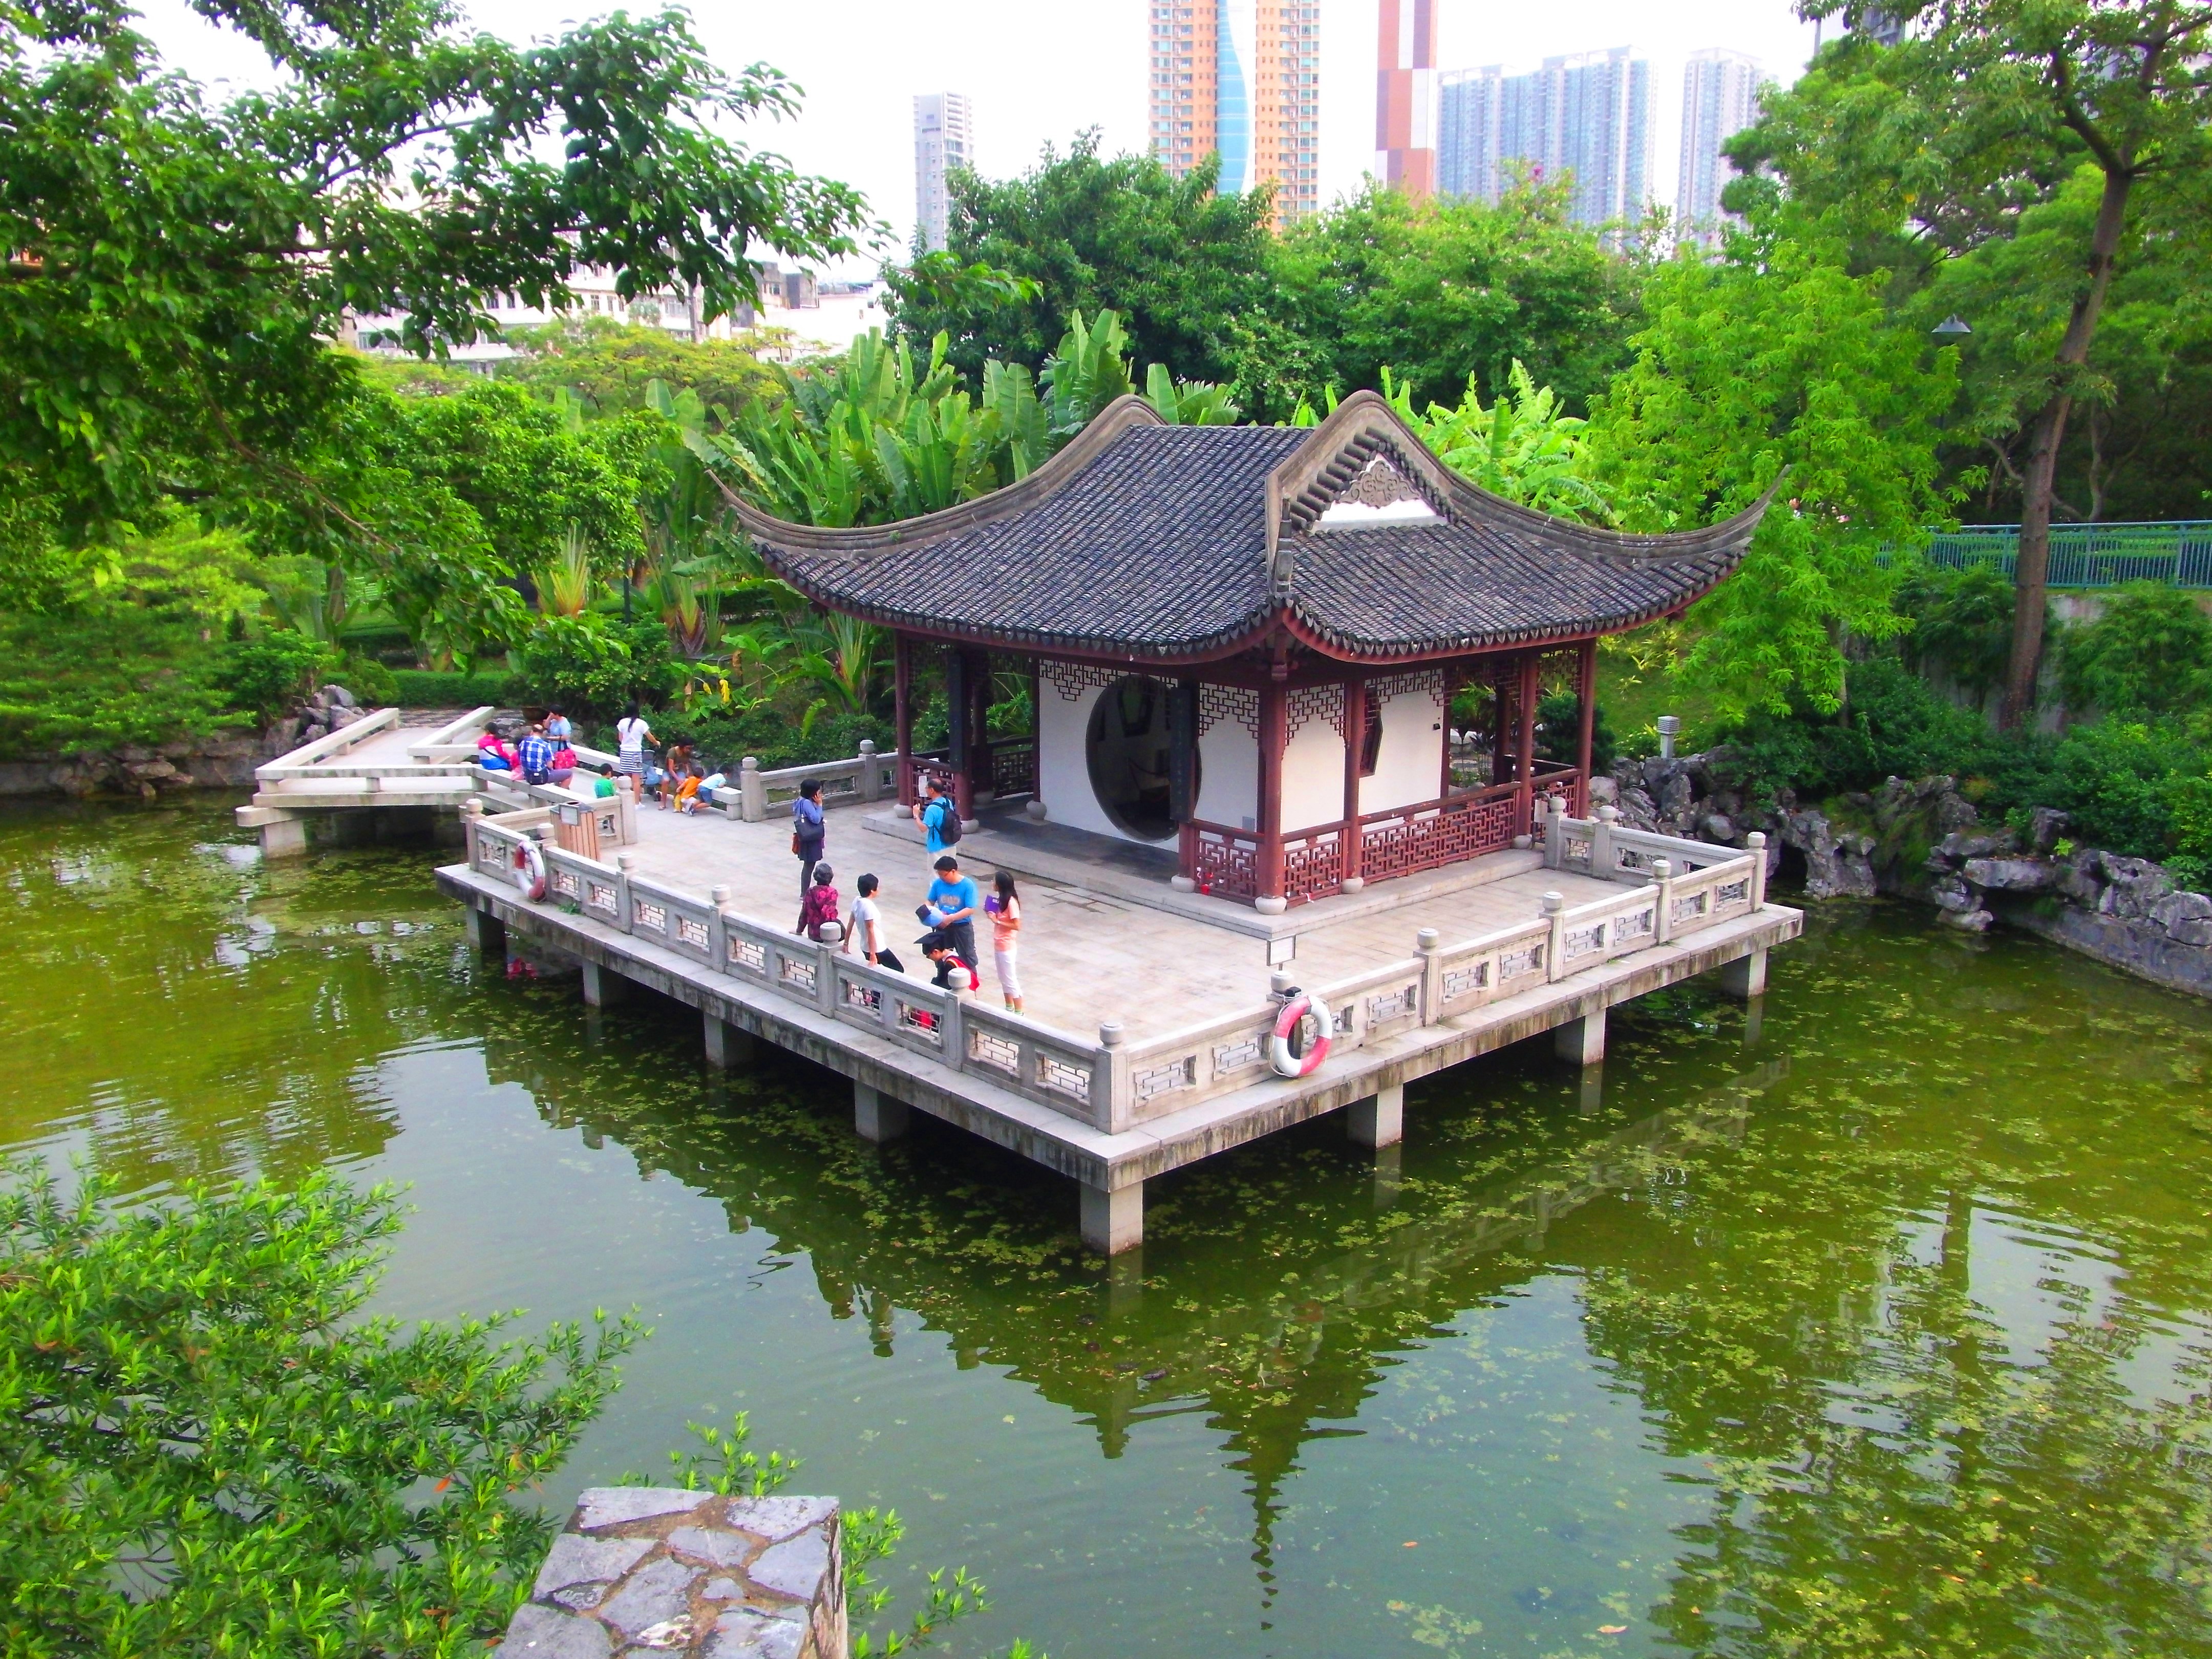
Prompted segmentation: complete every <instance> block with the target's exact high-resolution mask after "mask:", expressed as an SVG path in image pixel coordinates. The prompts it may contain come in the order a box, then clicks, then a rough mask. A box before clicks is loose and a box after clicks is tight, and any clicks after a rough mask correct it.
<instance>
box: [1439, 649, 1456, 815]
mask: <svg viewBox="0 0 2212 1659" xmlns="http://www.w3.org/2000/svg"><path fill="white" fill-rule="evenodd" d="M1438 672H1439V673H1440V674H1441V675H1442V676H1443V685H1444V712H1443V716H1442V718H1440V719H1439V720H1437V730H1439V731H1440V732H1443V738H1444V741H1443V750H1444V760H1443V769H1442V773H1441V775H1439V776H1438V778H1437V799H1438V800H1442V799H1443V798H1444V797H1445V796H1446V795H1449V794H1450V793H1451V792H1452V776H1451V763H1452V753H1451V734H1452V723H1451V722H1452V712H1451V711H1452V699H1453V698H1454V697H1455V696H1459V686H1460V679H1461V677H1462V669H1461V666H1460V665H1459V664H1457V663H1455V662H1448V663H1446V664H1445V665H1443V668H1441V669H1440V670H1438Z"/></svg>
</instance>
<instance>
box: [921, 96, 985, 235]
mask: <svg viewBox="0 0 2212 1659" xmlns="http://www.w3.org/2000/svg"><path fill="white" fill-rule="evenodd" d="M974 166H975V111H974V109H973V108H972V107H970V106H969V102H968V99H967V95H966V94H963V93H957V92H927V93H923V94H921V95H919V96H918V97H916V98H915V100H914V231H915V240H917V241H919V242H920V243H921V246H922V247H923V248H924V250H926V251H932V252H933V251H935V250H937V249H939V248H942V247H943V246H945V223H946V216H947V215H948V214H949V213H950V212H951V197H949V196H947V195H946V194H945V177H946V175H947V174H948V173H951V171H952V170H953V169H954V168H955V167H974Z"/></svg>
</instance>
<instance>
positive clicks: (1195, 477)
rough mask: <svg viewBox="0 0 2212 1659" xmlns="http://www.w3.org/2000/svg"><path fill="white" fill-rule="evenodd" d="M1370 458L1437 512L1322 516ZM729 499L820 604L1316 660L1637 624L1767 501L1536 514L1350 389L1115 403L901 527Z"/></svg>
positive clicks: (880, 614) (1177, 651)
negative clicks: (794, 513) (1403, 518)
mask: <svg viewBox="0 0 2212 1659" xmlns="http://www.w3.org/2000/svg"><path fill="white" fill-rule="evenodd" d="M1378 457H1379V458H1380V460H1381V463H1382V465H1386V466H1387V467H1388V468H1389V469H1390V471H1391V473H1392V474H1393V475H1395V476H1394V477H1392V478H1391V479H1390V482H1391V483H1393V484H1394V485H1395V486H1397V487H1398V493H1400V494H1401V495H1407V496H1409V497H1411V496H1418V497H1419V499H1421V500H1422V501H1425V503H1426V504H1427V505H1428V506H1429V507H1431V509H1432V510H1433V512H1434V513H1436V515H1437V516H1436V517H1434V518H1431V519H1427V520H1425V521H1422V522H1380V523H1375V524H1372V525H1367V526H1361V527H1358V528H1348V527H1346V528H1340V527H1338V526H1335V525H1334V524H1328V523H1323V522H1321V515H1322V513H1323V512H1324V511H1325V510H1326V509H1327V507H1328V506H1329V505H1330V504H1331V503H1332V502H1333V501H1334V500H1335V499H1336V498H1337V497H1338V496H1339V495H1341V494H1343V493H1344V492H1345V491H1346V489H1349V488H1350V487H1351V486H1352V484H1353V482H1354V480H1355V479H1357V478H1358V477H1359V476H1360V475H1361V474H1362V473H1363V472H1364V471H1368V470H1369V468H1370V465H1373V464H1375V463H1376V461H1377V458H1378ZM1771 495H1772V491H1771V490H1770V491H1769V492H1768V498H1769V499H1771ZM1765 507H1766V501H1765V500H1762V501H1759V504H1758V505H1757V506H1755V507H1753V508H1751V509H1750V510H1749V511H1747V512H1745V513H1739V514H1738V515H1737V516H1736V517H1735V518H1733V519H1730V520H1728V521H1727V522H1726V523H1724V524H1720V525H1716V526H1713V527H1712V528H1711V529H1709V530H1701V531H1692V532H1683V533H1679V534H1675V535H1671V536H1632V535H1624V534H1621V533H1620V532H1613V531H1604V530H1595V529H1592V528H1590V527H1589V526H1584V525H1577V524H1571V523H1568V522H1566V521H1565V520H1558V519H1551V518H1547V517H1545V516H1544V515H1543V514H1541V513H1532V512H1530V511H1528V509H1526V508H1524V507H1516V506H1514V505H1513V504H1512V503H1511V502H1509V501H1502V500H1500V499H1499V498H1498V497H1497V496H1494V495H1488V494H1486V492H1484V491H1482V490H1480V489H1475V488H1474V486H1473V485H1471V484H1469V483H1466V482H1465V481H1464V480H1462V479H1461V478H1459V477H1457V476H1456V475H1455V474H1453V473H1451V472H1449V471H1447V470H1446V469H1445V468H1444V467H1443V465H1441V464H1440V463H1439V462H1437V459H1435V457H1434V456H1433V455H1431V453H1429V452H1428V451H1427V450H1426V449H1425V448H1424V447H1422V446H1421V444H1420V442H1419V440H1418V439H1417V438H1415V437H1414V436H1413V433H1412V432H1411V431H1410V430H1408V429H1407V428H1406V427H1405V426H1404V425H1403V424H1402V423H1401V422H1400V421H1399V420H1398V418H1397V416H1395V414H1394V413H1392V412H1391V410H1389V405H1388V404H1384V403H1383V400H1382V399H1381V398H1376V397H1375V396H1374V394H1372V393H1371V392H1364V393H1358V394H1355V395H1354V396H1353V397H1352V398H1346V400H1345V401H1344V403H1343V404H1340V406H1339V407H1338V409H1337V410H1336V411H1335V412H1334V414H1333V415H1331V416H1330V417H1329V418H1328V420H1327V421H1325V422H1322V425H1320V426H1319V427H1316V428H1312V429H1310V430H1304V429H1298V428H1284V427H1254V426H1242V427H1182V426H1167V425H1164V424H1163V423H1161V422H1159V420H1158V416H1155V415H1153V413H1152V410H1151V409H1150V407H1149V406H1148V405H1146V404H1144V403H1143V402H1142V401H1141V400H1139V399H1137V398H1124V399H1122V400H1121V402H1119V403H1117V404H1115V405H1114V406H1113V407H1112V408H1110V409H1109V410H1106V411H1105V412H1104V413H1103V414H1101V415H1100V416H1099V417H1098V418H1097V420H1096V421H1094V422H1092V423H1091V426H1090V427H1089V428H1086V429H1085V432H1084V433H1083V434H1082V435H1080V436H1079V438H1077V440H1076V441H1074V442H1073V443H1072V444H1070V445H1069V446H1068V447H1066V449H1064V450H1062V451H1061V452H1060V453H1059V454H1058V455H1056V456H1054V458H1053V459H1051V460H1050V461H1049V462H1048V463H1047V464H1046V465H1044V466H1042V467H1041V468H1039V469H1038V470H1037V471H1036V472H1034V473H1032V474H1030V477H1027V478H1025V479H1023V480H1022V481H1021V482H1020V483H1016V484H1014V485H1012V486H1011V487H1010V488H1008V489H1003V490H1000V491H998V492H996V493H995V494H994V495H986V496H983V497H981V498H980V499H978V500H976V501H967V502H963V503H962V504H961V505H960V506H958V507H952V508H951V509H949V510H947V511H945V512H943V513H932V514H929V515H927V517H924V518H921V519H912V520H905V521H903V522H902V523H898V524H892V525H883V526H871V527H868V528H866V529H860V530H821V529H817V528H814V527H812V526H803V525H794V524H789V523H786V522H785V521H783V520H777V519H772V518H769V517H768V516H767V515H765V514H763V513H760V512H758V511H757V510H756V509H754V508H752V507H750V506H748V505H747V504H745V503H744V501H739V500H738V499H737V498H735V497H734V496H733V497H732V509H733V510H734V511H735V513H736V514H737V516H738V518H739V520H741V521H742V522H743V523H744V526H745V527H746V528H747V530H749V531H750V532H751V534H752V536H753V538H754V540H755V541H756V543H757V544H758V545H759V547H760V550H761V553H762V556H763V559H765V560H766V562H768V564H769V567H770V568H772V569H774V570H775V572H776V573H777V574H779V575H781V576H782V577H783V578H784V579H785V580H787V581H789V582H791V583H792V584H793V586H796V587H797V588H799V590H800V591H801V592H804V593H805V594H807V595H808V596H809V597H810V598H811V599H816V600H817V601H818V602H819V603H821V604H822V605H826V606H828V607H829V608H830V609H832V610H837V611H848V612H850V613H853V614H854V615H858V616H861V617H867V618H869V619H871V620H872V621H876V622H880V623H889V624H891V625H893V626H896V627H901V628H907V629H916V630H923V631H928V632H933V633H939V634H945V635H956V636H958V637H961V638H964V639H969V640H973V641H976V642H978V643H988V644H1004V645H1012V646H1018V647H1024V648H1026V649H1032V650H1043V651H1051V650H1054V649H1059V650H1062V651H1066V652H1069V653H1076V654H1088V655H1103V656H1111V657H1118V658H1123V659H1142V658H1148V659H1155V660H1163V661H1173V660H1178V659H1180V660H1194V659H1201V658H1205V657H1210V656H1217V655H1220V654H1222V653H1225V652H1227V651H1231V650H1234V649H1236V648H1237V647H1239V646H1240V645H1242V644H1243V643H1245V642H1247V641H1249V640H1251V639H1252V638H1253V637H1254V636H1255V635H1259V634H1261V633H1262V632H1264V631H1265V630H1267V629H1268V628H1269V627H1270V625H1271V624H1273V623H1282V624H1283V625H1284V626H1285V627H1286V628H1287V629H1290V631H1291V632H1292V633H1293V634H1294V635H1297V636H1299V637H1301V638H1304V640H1305V641H1307V642H1308V643H1310V644H1311V645H1313V646H1314V647H1316V648H1318V649H1320V650H1322V651H1323V652H1325V653H1328V654H1329V655H1332V656H1339V657H1344V658H1355V659H1357V658H1372V659H1393V658H1405V657H1412V656H1422V655H1430V654H1434V653H1442V652H1450V651H1479V650H1483V649H1486V648H1489V647H1496V646H1503V645H1510V644H1515V643H1521V642H1533V641H1541V640H1547V639H1565V638H1575V637H1580V636H1586V635H1590V634H1593V633H1609V632H1613V631H1616V630H1618V629H1624V628H1630V627H1633V626H1635V625H1636V624H1637V623H1642V622H1645V621H1648V620H1650V619H1651V618H1653V617H1659V616H1663V615H1665V614H1667V613H1668V612H1669V611H1676V610H1679V609H1680V607H1681V606H1683V605H1686V604H1688V603H1689V602H1690V601H1691V600H1692V599H1696V598H1698V597H1699V595H1701V594H1703V593H1705V592H1707V591H1708V590H1710V589H1711V587H1712V586H1714V585H1715V584H1716V583H1717V582H1718V581H1719V580H1721V579H1722V578H1723V576H1725V575H1727V574H1729V571H1731V570H1733V569H1734V568H1735V566H1736V563H1737V562H1738V561H1739V560H1740V559H1741V557H1742V555H1743V549H1744V546H1745V544H1747V543H1748V542H1749V540H1750V539H1751V535H1752V532H1753V531H1754V530H1755V529H1756V528H1757V527H1758V525H1759V518H1760V516H1761V514H1762V513H1764V511H1765Z"/></svg>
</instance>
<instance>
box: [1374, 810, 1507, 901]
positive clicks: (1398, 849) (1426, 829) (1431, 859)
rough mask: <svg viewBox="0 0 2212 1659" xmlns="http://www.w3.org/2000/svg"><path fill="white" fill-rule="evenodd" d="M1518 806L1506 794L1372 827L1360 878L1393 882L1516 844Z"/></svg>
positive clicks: (1408, 816) (1414, 812)
mask: <svg viewBox="0 0 2212 1659" xmlns="http://www.w3.org/2000/svg"><path fill="white" fill-rule="evenodd" d="M1518 807H1519V803H1518V802H1517V801H1516V799H1514V798H1513V797H1512V796H1511V795H1506V796H1503V797H1501V798H1500V799H1496V800H1479V801H1468V802H1465V803H1463V804H1462V803H1459V802H1452V803H1449V804H1447V805H1443V806H1437V807H1427V808H1424V809H1421V810H1419V811H1413V812H1411V813H1408V814H1407V816H1406V817H1403V818H1400V819H1398V820H1396V821H1395V822H1391V823H1377V824H1372V825H1369V826H1367V827H1365V828H1364V829H1362V831H1361V833H1360V837H1359V873H1360V874H1361V875H1363V876H1364V877H1365V878H1367V879H1368V880H1370V881H1388V880H1389V878H1391V877H1393V876H1410V875H1412V874H1413V873H1414V872H1416V871H1420V870H1433V869H1435V868H1437V866H1439V865H1444V864H1456V863H1458V862H1459V861H1460V860H1462V859H1472V858H1480V857H1481V856H1482V855H1483V854H1485V853H1495V852H1498V851H1499V850H1500V849H1501V848H1506V847H1510V846H1511V845H1512V844H1513V837H1514V835H1515V833H1516V831H1515V829H1514V827H1513V826H1514V820H1515V817H1516V814H1517V811H1518Z"/></svg>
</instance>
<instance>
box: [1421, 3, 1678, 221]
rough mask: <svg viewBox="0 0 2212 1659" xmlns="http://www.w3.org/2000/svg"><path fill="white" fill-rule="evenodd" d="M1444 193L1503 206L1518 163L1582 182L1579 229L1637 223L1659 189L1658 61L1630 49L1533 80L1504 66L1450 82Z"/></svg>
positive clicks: (1559, 63) (1461, 73) (1550, 68)
mask: <svg viewBox="0 0 2212 1659" xmlns="http://www.w3.org/2000/svg"><path fill="white" fill-rule="evenodd" d="M1438 94H1439V97H1438V101H1439V109H1438V112H1437V115H1438V118H1437V189H1438V190H1439V191H1440V192H1441V193H1443V195H1446V196H1452V197H1460V198H1462V199H1471V200H1475V201H1482V202H1495V201H1496V200H1498V197H1499V196H1500V195H1502V194H1503V193H1504V191H1505V190H1506V189H1507V187H1508V186H1510V185H1511V183H1512V181H1513V175H1514V172H1515V170H1516V163H1517V164H1522V165H1524V166H1525V167H1527V169H1528V173H1530V175H1531V176H1532V177H1533V178H1534V179H1538V180H1547V179H1559V178H1560V177H1562V176H1566V177H1571V179H1573V181H1574V195H1573V198H1572V204H1571V215H1572V216H1573V218H1574V221H1575V222H1576V223H1577V224H1583V225H1604V224H1632V223H1634V222H1635V221H1636V220H1637V219H1638V218H1640V217H1641V216H1642V215H1643V212H1644V207H1645V205H1646V204H1647V203H1648V201H1649V200H1650V193H1651V153H1652V145H1651V129H1652V110H1651V65H1650V61H1649V60H1647V59H1645V58H1641V57H1639V56H1638V55H1637V53H1636V52H1635V50H1634V49H1633V48H1632V47H1629V46H1615V47H1612V48H1610V49H1609V50H1607V51H1604V52H1583V53H1579V54H1577V55H1574V56H1571V57H1560V58H1546V59H1545V60H1544V63H1543V66H1542V67H1541V69H1538V70H1534V71H1532V72H1530V73H1528V74H1526V75H1508V74H1506V73H1505V71H1504V68H1503V67H1502V66H1501V65H1498V64H1492V65H1490V66H1489V67H1487V68H1484V69H1474V70H1453V71H1451V72H1450V73H1449V74H1447V75H1445V76H1443V77H1442V82H1441V84H1440V87H1439V89H1438Z"/></svg>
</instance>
